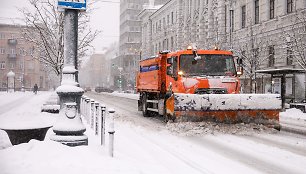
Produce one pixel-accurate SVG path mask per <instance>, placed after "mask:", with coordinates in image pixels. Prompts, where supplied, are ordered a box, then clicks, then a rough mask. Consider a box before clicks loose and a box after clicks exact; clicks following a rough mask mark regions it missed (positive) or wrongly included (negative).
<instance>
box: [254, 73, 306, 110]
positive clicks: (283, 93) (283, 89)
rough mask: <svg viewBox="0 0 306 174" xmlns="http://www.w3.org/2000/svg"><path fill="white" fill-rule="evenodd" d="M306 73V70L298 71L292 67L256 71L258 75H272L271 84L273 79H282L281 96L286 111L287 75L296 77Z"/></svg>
mask: <svg viewBox="0 0 306 174" xmlns="http://www.w3.org/2000/svg"><path fill="white" fill-rule="evenodd" d="M305 72H306V71H305V70H304V69H297V68H291V67H284V68H275V69H261V70H256V73H262V74H270V75H271V83H272V82H273V78H281V92H280V94H281V99H282V108H283V109H285V103H286V75H289V74H291V75H294V74H300V73H305ZM271 86H272V84H271Z"/></svg>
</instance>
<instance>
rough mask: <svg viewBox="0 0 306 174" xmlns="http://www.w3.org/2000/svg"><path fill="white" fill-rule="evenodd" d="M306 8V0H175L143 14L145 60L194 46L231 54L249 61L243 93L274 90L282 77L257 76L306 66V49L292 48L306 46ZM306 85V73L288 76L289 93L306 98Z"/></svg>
mask: <svg viewBox="0 0 306 174" xmlns="http://www.w3.org/2000/svg"><path fill="white" fill-rule="evenodd" d="M305 9H306V1H305V0H278V1H276V0H265V1H264V0H221V1H220V0H170V1H169V2H167V3H166V4H165V5H164V6H162V7H160V8H153V7H150V8H147V9H144V10H143V11H142V12H141V13H140V15H139V17H140V19H141V20H142V31H143V32H142V39H141V40H142V46H141V49H142V52H143V56H145V57H150V56H152V55H155V54H157V53H158V52H159V51H161V50H171V51H175V50H181V49H186V48H187V46H188V45H191V44H195V45H196V46H197V48H199V49H213V48H214V47H215V46H217V47H219V48H220V49H225V50H231V51H233V53H234V54H235V55H236V56H239V57H242V58H243V59H244V65H245V73H244V76H243V77H242V91H243V92H254V91H255V92H257V93H265V92H271V88H272V85H273V82H277V81H279V79H278V78H276V79H271V75H267V74H259V73H255V72H257V70H260V69H276V68H291V69H295V68H301V66H300V63H299V62H298V61H296V59H295V57H296V56H297V53H300V52H301V54H306V53H305V48H302V47H300V48H299V49H293V46H292V45H293V43H294V42H295V41H296V40H297V39H299V42H305V43H306V41H305V40H304V41H303V39H306V36H305V35H304V36H303V34H302V33H303V28H304V29H305V28H306V24H305V23H306V20H305V19H306V17H305V16H306V10H305ZM304 33H305V30H304ZM297 35H298V36H297ZM305 43H302V44H304V45H305ZM303 52H304V53H303ZM304 81H305V75H304V74H293V73H292V74H287V75H286V87H287V90H286V95H288V96H292V98H296V97H298V96H301V97H302V98H304V97H305V95H306V93H305V84H304ZM274 87H275V86H273V88H274ZM275 90H276V91H277V90H278V89H275ZM275 90H274V91H275ZM278 92H279V91H278Z"/></svg>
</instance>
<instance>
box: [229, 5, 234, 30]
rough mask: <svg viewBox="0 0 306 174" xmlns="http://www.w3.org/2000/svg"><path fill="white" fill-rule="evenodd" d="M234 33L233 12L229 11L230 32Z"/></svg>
mask: <svg viewBox="0 0 306 174" xmlns="http://www.w3.org/2000/svg"><path fill="white" fill-rule="evenodd" d="M233 31H234V10H230V32H233Z"/></svg>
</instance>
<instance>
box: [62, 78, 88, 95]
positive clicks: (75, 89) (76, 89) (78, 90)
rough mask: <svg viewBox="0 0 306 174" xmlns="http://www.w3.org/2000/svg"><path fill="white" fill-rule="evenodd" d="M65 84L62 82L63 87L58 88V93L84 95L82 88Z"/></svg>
mask: <svg viewBox="0 0 306 174" xmlns="http://www.w3.org/2000/svg"><path fill="white" fill-rule="evenodd" d="M66 82H67V83H69V81H68V80H67V81H66ZM63 83H64V82H62V85H61V86H59V87H57V88H56V92H57V93H67V92H71V93H80V94H82V93H83V92H84V90H83V89H82V88H80V87H77V86H75V85H69V84H63Z"/></svg>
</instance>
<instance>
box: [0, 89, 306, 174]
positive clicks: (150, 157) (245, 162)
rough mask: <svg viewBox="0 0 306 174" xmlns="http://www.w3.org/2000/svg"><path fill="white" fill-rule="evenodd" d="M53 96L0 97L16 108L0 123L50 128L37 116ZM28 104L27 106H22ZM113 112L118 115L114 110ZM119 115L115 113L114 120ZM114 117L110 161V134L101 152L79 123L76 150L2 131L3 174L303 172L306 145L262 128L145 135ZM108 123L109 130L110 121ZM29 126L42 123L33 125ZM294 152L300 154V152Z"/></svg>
mask: <svg viewBox="0 0 306 174" xmlns="http://www.w3.org/2000/svg"><path fill="white" fill-rule="evenodd" d="M51 95H52V93H50V92H38V94H37V95H34V94H33V93H2V92H0V108H1V109H2V108H4V107H3V106H7V105H8V104H10V103H12V102H14V103H18V105H17V106H15V108H14V109H7V110H6V112H1V111H0V123H1V124H2V125H3V124H4V125H6V124H7V125H10V126H14V125H15V124H16V127H17V126H22V125H24V124H25V123H22V122H20V123H19V121H17V120H19V119H24V120H31V119H32V118H33V117H35V118H41V117H44V118H45V117H46V118H48V119H50V121H55V119H56V118H57V116H58V114H50V113H41V112H40V107H41V105H42V104H43V103H45V102H46V100H47V99H48V98H50V96H51ZM109 95H117V96H119V95H121V96H124V97H129V98H135V99H137V98H138V95H135V94H123V93H112V94H109ZM4 97H5V98H4ZM6 98H7V100H6ZM4 99H5V100H4ZM25 99H26V102H24V100H25ZM20 101H22V102H20ZM107 107H109V106H107ZM111 107H113V106H111ZM114 109H117V108H116V107H114ZM124 112H125V111H120V110H116V114H117V113H124ZM305 115H306V114H305V113H301V112H299V111H297V110H295V109H290V110H287V111H286V112H283V113H281V117H282V118H286V119H289V118H294V119H304V118H306V117H305ZM135 117H136V116H135ZM117 118H118V117H115V123H114V124H115V125H114V128H115V147H114V150H115V151H114V157H113V158H111V157H110V156H109V155H108V143H109V142H108V135H107V136H106V141H107V142H106V145H105V146H100V145H99V140H100V139H99V136H95V135H94V132H93V130H91V128H89V125H88V123H87V122H84V125H85V126H86V132H85V135H86V136H88V139H89V145H88V146H78V147H68V146H65V145H62V144H60V143H58V142H54V141H51V140H49V138H50V137H51V136H52V135H54V133H53V131H52V129H50V130H49V131H48V133H47V136H46V139H45V140H44V141H37V140H31V141H30V142H29V143H24V144H20V145H15V146H12V145H11V144H10V142H9V140H8V137H7V135H6V134H5V133H4V131H1V130H0V149H1V150H0V169H1V171H0V173H1V174H20V173H31V174H41V173H44V174H55V173H56V174H66V173H74V174H84V173H86V174H96V173H108V174H120V173H124V174H136V173H144V174H151V173H152V174H153V173H154V174H156V173H159V174H169V173H175V174H185V173H192V174H197V173H202V174H203V173H215V174H219V173H220V174H223V173H250V174H259V173H301V174H302V173H306V169H305V164H306V155H305V148H306V140H305V139H303V138H296V137H294V136H283V135H281V134H279V133H278V132H277V131H276V132H275V131H268V134H263V133H262V131H260V130H263V129H267V128H265V127H258V131H255V132H252V133H250V130H247V129H245V130H244V131H245V134H236V133H235V132H228V130H227V129H224V128H221V126H220V128H219V129H218V128H216V130H217V129H218V131H216V132H215V133H213V132H209V133H207V134H204V135H203V132H200V131H196V129H194V127H197V126H198V128H203V130H205V128H208V129H206V130H210V131H211V130H212V129H211V127H205V126H206V125H204V124H202V125H197V126H196V124H200V123H190V124H181V125H179V124H176V123H172V124H171V123H168V124H167V125H166V127H167V128H166V129H147V128H146V127H143V126H138V125H137V124H136V123H131V122H129V121H125V120H120V119H117ZM10 119H11V120H10ZM13 120H14V121H13ZM83 121H84V120H83ZM106 121H107V124H108V123H109V122H108V121H109V120H106ZM10 122H11V123H10ZM29 122H31V121H29ZM33 123H34V124H35V125H36V124H41V123H40V122H34V121H33ZM53 123H54V122H53ZM17 124H19V125H17ZM27 124H28V123H27ZM29 124H30V123H29ZM193 124H195V125H193ZM186 125H187V126H186ZM153 126H154V125H153ZM214 126H216V125H214ZM106 128H108V126H107V127H106ZM153 128H154V127H153ZM252 128H253V127H250V129H252ZM237 129H238V128H237ZM108 131H109V130H106V132H108ZM223 131H224V132H223ZM185 133H186V134H185ZM254 138H258V139H259V138H260V139H264V138H266V139H268V140H269V141H267V142H270V141H273V142H274V143H276V144H281V143H282V144H284V147H285V148H288V149H289V150H291V151H287V150H284V149H283V148H280V147H278V146H271V145H269V144H268V143H267V142H266V141H264V142H265V143H262V142H261V141H253V140H252V139H254ZM299 149H301V150H300V151H298V150H299ZM296 150H297V152H295V151H296Z"/></svg>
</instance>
